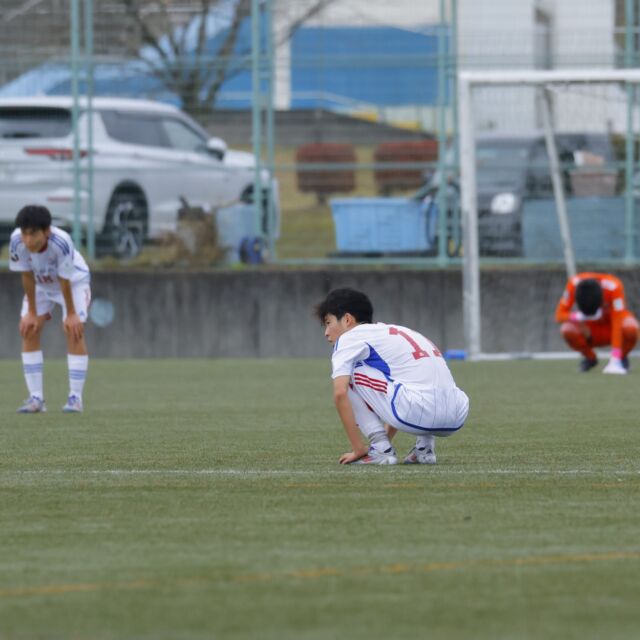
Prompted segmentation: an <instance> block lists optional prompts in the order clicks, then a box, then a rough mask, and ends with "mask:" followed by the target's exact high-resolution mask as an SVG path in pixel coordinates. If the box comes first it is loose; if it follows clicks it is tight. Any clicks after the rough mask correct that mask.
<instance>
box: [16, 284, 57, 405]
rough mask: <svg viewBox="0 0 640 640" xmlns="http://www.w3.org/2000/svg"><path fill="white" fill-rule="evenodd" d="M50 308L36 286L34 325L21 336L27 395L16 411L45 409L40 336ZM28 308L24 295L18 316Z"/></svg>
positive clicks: (51, 306) (22, 315)
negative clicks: (35, 318) (35, 316)
mask: <svg viewBox="0 0 640 640" xmlns="http://www.w3.org/2000/svg"><path fill="white" fill-rule="evenodd" d="M52 308H53V303H52V302H51V301H50V300H48V299H47V297H46V295H45V294H43V292H42V291H41V290H40V289H38V287H36V313H37V323H36V327H35V329H34V330H32V331H31V332H29V334H27V335H26V336H23V337H22V371H23V374H24V380H25V383H26V385H27V389H28V391H29V397H28V398H27V400H25V402H24V403H23V404H22V406H21V407H19V408H18V413H43V412H45V411H46V410H47V408H46V405H45V403H44V384H43V368H44V356H43V354H42V347H41V346H40V336H41V334H42V329H43V327H44V325H45V323H46V321H47V320H49V318H51V309H52ZM28 309H29V306H28V304H27V298H26V296H25V298H24V300H23V301H22V310H21V312H20V317H24V316H25V315H26V314H27V311H28Z"/></svg>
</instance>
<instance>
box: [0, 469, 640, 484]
mask: <svg viewBox="0 0 640 640" xmlns="http://www.w3.org/2000/svg"><path fill="white" fill-rule="evenodd" d="M402 468H403V471H404V472H409V473H416V472H417V473H421V474H424V475H425V476H426V475H429V476H434V475H435V476H450V475H461V476H478V475H479V476H490V475H513V476H531V475H536V476H577V475H584V476H636V475H640V470H638V469H636V470H632V469H631V470H623V469H613V468H612V469H610V470H607V469H600V470H593V469H488V470H481V469H447V468H440V469H429V470H428V471H426V472H425V470H423V469H419V470H416V469H406V468H405V467H402ZM363 470H364V469H362V468H360V467H359V468H357V469H349V470H347V469H344V468H343V469H327V468H322V469H306V470H302V469H297V470H294V469H17V470H15V471H3V472H0V481H1V480H2V479H10V478H16V477H30V476H31V477H43V476H50V477H55V476H57V477H62V478H64V477H69V478H73V477H78V476H93V477H101V476H103V477H114V476H187V477H198V476H237V477H240V478H259V477H265V476H267V477H268V476H271V477H278V476H283V477H288V476H322V477H326V476H328V475H333V476H339V477H341V478H343V477H345V476H346V474H348V473H350V472H353V473H361V472H362V471H363ZM380 471H382V470H380ZM385 471H387V472H388V471H391V470H390V469H387V470H385ZM365 473H366V471H365ZM391 473H393V472H391ZM387 475H388V476H389V477H391V474H389V473H387Z"/></svg>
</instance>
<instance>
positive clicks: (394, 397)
mask: <svg viewBox="0 0 640 640" xmlns="http://www.w3.org/2000/svg"><path fill="white" fill-rule="evenodd" d="M400 387H402V383H398V384H397V385H396V390H395V391H394V392H393V398H391V411H393V415H394V416H395V418H396V420H397V421H398V422H401V423H402V424H405V425H407V427H411V428H412V429H418V431H427V432H429V431H458V429H462V426H463V425H462V424H461V425H460V426H459V427H453V428H451V429H443V428H442V427H433V428H432V429H430V428H428V427H421V426H420V425H418V424H411V422H407V421H406V420H403V419H402V418H401V417H400V416H399V415H398V411H397V410H396V396H397V395H398V391H400ZM463 424H464V423H463Z"/></svg>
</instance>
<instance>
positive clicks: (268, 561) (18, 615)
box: [0, 359, 640, 640]
mask: <svg viewBox="0 0 640 640" xmlns="http://www.w3.org/2000/svg"><path fill="white" fill-rule="evenodd" d="M452 368H453V371H454V375H455V377H456V379H457V381H458V383H459V385H460V386H461V387H462V388H463V389H465V390H466V391H467V393H468V394H469V396H470V398H471V414H470V417H469V420H468V423H467V425H466V426H465V427H464V429H463V430H462V431H460V432H459V433H458V434H457V435H455V436H453V437H452V438H449V439H447V440H438V451H437V452H438V464H437V465H436V466H435V467H426V468H425V467H420V468H415V467H403V466H397V467H388V468H387V467H377V468H369V467H365V468H361V467H340V466H339V465H338V464H337V460H338V457H339V455H340V454H341V453H343V452H344V451H346V446H345V445H346V439H345V438H344V435H343V434H342V430H341V427H340V425H339V423H338V420H337V416H336V414H335V411H334V409H333V406H332V401H331V391H330V380H329V362H328V359H327V360H261V361H250V360H175V361H174V360H159V361H155V360H146V361H140V360H132V361H106V360H102V361H100V360H94V361H92V363H91V368H90V373H89V381H88V383H87V390H86V394H85V404H86V413H85V414H83V415H78V416H73V415H72V416H66V415H64V414H62V413H61V412H60V407H61V406H62V404H63V402H64V399H65V393H66V366H65V363H64V362H62V361H56V362H47V363H46V365H45V387H46V393H47V403H48V407H49V413H47V414H43V415H36V416H19V415H16V414H15V413H14V411H15V408H16V407H17V406H18V404H19V403H20V401H21V400H22V399H23V398H24V395H25V393H24V386H23V381H22V373H21V367H20V364H19V362H18V361H6V360H5V361H2V362H0V425H1V426H0V438H1V441H0V442H1V447H0V491H1V494H0V495H1V498H0V505H1V506H0V509H1V511H0V639H2V640H5V639H14V638H16V639H19V640H22V639H33V638H36V639H39V638H43V639H44V638H47V639H49V638H55V639H57V638H60V639H62V638H65V639H66V638H72V639H74V640H84V639H92V640H102V639H113V640H116V639H117V640H122V639H129V638H144V639H149V640H151V639H153V640H163V639H167V640H175V639H205V638H206V639H211V638H224V639H227V638H229V639H246V640H253V639H260V640H263V639H265V640H269V639H274V640H276V639H277V640H281V639H288V638H291V639H294V638H295V639H296V640H300V639H302V640H324V639H333V638H348V639H350V640H357V639H363V640H364V639H372V638H385V639H389V638H409V637H414V638H436V639H440V638H442V639H446V640H456V639H459V638H473V639H474V640H483V639H487V640H489V639H490V640H495V639H516V640H519V639H539V638H545V639H548V638H558V639H562V640H571V639H573V638H575V639H580V640H584V639H585V638H593V639H594V640H595V639H599V640H600V639H602V638H606V639H607V640H614V639H619V638H629V639H631V638H638V637H639V635H640V607H638V603H639V602H640V539H639V535H640V500H639V496H640V420H639V413H640V412H639V406H640V405H639V401H638V398H639V393H638V389H639V386H638V379H639V376H640V373H639V372H637V371H634V372H632V374H631V375H629V376H627V377H615V376H603V375H602V374H601V373H600V371H599V370H596V371H592V372H591V373H589V374H587V375H578V374H577V373H575V368H576V362H574V361H571V362H569V361H564V362H540V361H528V362H509V363H453V365H452ZM396 444H397V446H398V449H399V452H400V453H401V454H404V453H406V451H407V450H408V449H409V448H410V446H411V439H410V438H409V437H408V436H406V435H403V434H399V436H398V439H397V442H396Z"/></svg>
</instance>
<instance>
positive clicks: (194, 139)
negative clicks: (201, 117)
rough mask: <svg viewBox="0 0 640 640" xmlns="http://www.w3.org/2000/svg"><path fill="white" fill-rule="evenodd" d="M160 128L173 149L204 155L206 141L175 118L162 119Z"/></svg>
mask: <svg viewBox="0 0 640 640" xmlns="http://www.w3.org/2000/svg"><path fill="white" fill-rule="evenodd" d="M162 127H163V129H164V132H165V134H166V136H167V139H168V140H169V144H170V145H171V146H172V147H173V148H174V149H180V150H181V151H196V152H200V153H206V150H207V141H206V140H205V139H204V138H203V137H202V136H201V135H200V134H199V133H197V132H196V131H194V130H193V129H192V128H191V127H189V126H188V125H186V124H185V123H184V122H182V121H181V120H178V119H177V118H163V119H162Z"/></svg>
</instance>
